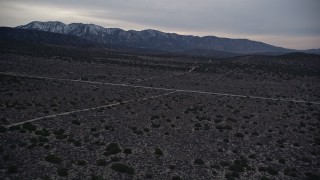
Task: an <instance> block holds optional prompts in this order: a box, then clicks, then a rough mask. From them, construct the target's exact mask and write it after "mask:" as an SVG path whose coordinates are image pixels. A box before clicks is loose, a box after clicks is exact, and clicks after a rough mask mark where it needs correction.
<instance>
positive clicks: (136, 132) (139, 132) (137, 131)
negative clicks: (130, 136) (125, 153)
mask: <svg viewBox="0 0 320 180" xmlns="http://www.w3.org/2000/svg"><path fill="white" fill-rule="evenodd" d="M133 133H135V134H137V135H142V134H143V131H141V130H133Z"/></svg>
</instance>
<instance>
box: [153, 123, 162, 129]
mask: <svg viewBox="0 0 320 180" xmlns="http://www.w3.org/2000/svg"><path fill="white" fill-rule="evenodd" d="M151 127H152V128H159V127H161V124H155V123H153V124H152V125H151Z"/></svg>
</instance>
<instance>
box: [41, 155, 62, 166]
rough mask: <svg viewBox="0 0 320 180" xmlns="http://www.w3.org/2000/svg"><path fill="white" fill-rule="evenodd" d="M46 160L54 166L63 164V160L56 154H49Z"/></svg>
mask: <svg viewBox="0 0 320 180" xmlns="http://www.w3.org/2000/svg"><path fill="white" fill-rule="evenodd" d="M44 159H45V160H46V161H48V162H50V163H53V164H60V163H61V162H62V159H61V158H60V157H59V156H56V155H54V154H49V155H48V156H46V157H45V158H44Z"/></svg>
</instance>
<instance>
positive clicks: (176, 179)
mask: <svg viewBox="0 0 320 180" xmlns="http://www.w3.org/2000/svg"><path fill="white" fill-rule="evenodd" d="M180 179H181V177H180V176H173V177H172V180H180Z"/></svg>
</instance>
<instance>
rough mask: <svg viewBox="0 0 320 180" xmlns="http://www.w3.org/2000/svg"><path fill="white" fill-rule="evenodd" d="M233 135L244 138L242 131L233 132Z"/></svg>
mask: <svg viewBox="0 0 320 180" xmlns="http://www.w3.org/2000/svg"><path fill="white" fill-rule="evenodd" d="M234 136H235V137H238V138H244V135H243V134H242V133H235V134H234Z"/></svg>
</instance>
